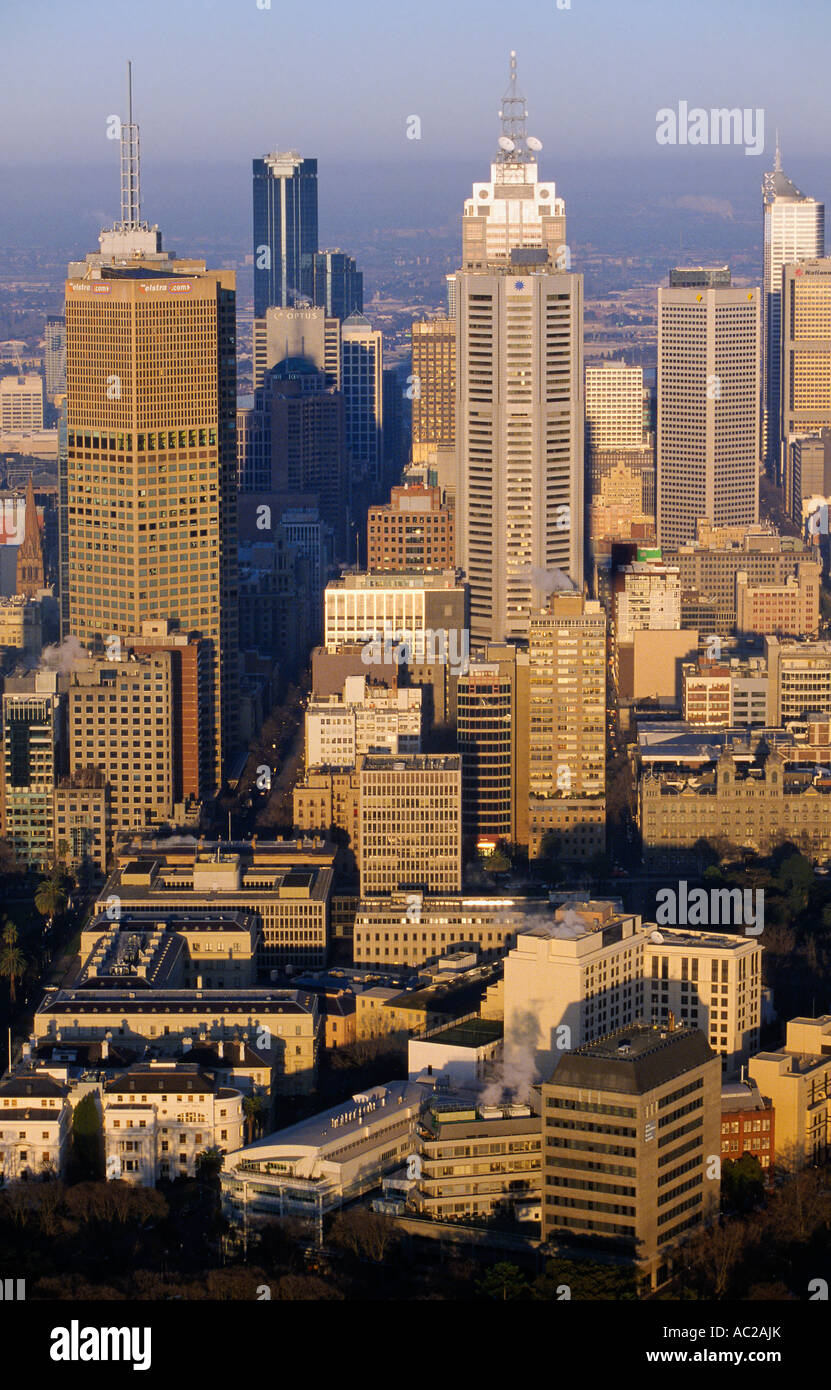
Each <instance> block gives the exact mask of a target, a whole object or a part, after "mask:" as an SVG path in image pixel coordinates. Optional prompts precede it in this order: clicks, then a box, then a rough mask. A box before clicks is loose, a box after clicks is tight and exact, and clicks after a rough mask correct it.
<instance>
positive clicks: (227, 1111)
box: [101, 1062, 244, 1187]
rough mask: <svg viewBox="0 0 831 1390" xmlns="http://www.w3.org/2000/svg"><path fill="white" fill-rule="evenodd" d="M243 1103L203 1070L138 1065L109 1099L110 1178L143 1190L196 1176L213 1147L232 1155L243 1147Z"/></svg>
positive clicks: (111, 1088) (105, 1125)
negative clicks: (202, 1157) (201, 1160)
mask: <svg viewBox="0 0 831 1390" xmlns="http://www.w3.org/2000/svg"><path fill="white" fill-rule="evenodd" d="M242 1099H243V1098H242V1092H241V1091H237V1090H234V1089H233V1088H231V1087H229V1086H222V1085H220V1084H219V1083H218V1082H217V1080H216V1078H215V1077H213V1076H209V1075H207V1074H206V1073H205V1072H203V1071H201V1070H200V1068H199V1067H198V1066H189V1065H187V1064H184V1063H172V1064H171V1063H166V1062H150V1063H149V1064H148V1065H143V1064H140V1065H138V1066H135V1067H130V1069H129V1070H128V1071H127V1072H125V1074H124V1075H123V1076H121V1077H119V1078H118V1079H117V1080H115V1081H110V1082H108V1083H107V1084H106V1085H105V1086H104V1088H103V1092H102V1096H101V1111H102V1115H101V1120H102V1130H103V1134H104V1159H105V1164H106V1172H107V1177H108V1178H120V1179H121V1180H122V1181H123V1182H128V1183H133V1184H135V1185H136V1186H140V1187H155V1185H156V1183H157V1182H159V1180H160V1179H166V1180H167V1181H172V1180H174V1179H176V1178H183V1177H191V1178H192V1177H194V1176H195V1174H196V1171H197V1160H198V1158H199V1155H200V1154H203V1153H204V1152H205V1151H206V1149H219V1151H220V1152H221V1153H229V1152H232V1151H234V1150H236V1149H238V1148H239V1147H240V1145H241V1144H242V1141H243V1126H244V1115H243V1108H242Z"/></svg>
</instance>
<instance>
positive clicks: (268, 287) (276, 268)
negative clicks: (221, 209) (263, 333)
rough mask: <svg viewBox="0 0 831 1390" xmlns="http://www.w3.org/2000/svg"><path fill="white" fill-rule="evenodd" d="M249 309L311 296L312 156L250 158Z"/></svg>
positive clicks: (314, 241) (313, 245)
mask: <svg viewBox="0 0 831 1390" xmlns="http://www.w3.org/2000/svg"><path fill="white" fill-rule="evenodd" d="M253 174H254V313H255V315H256V316H257V317H258V318H259V317H261V316H262V315H263V314H264V313H265V311H266V309H268V308H270V307H271V306H272V305H276V306H278V307H280V308H284V309H285V308H290V307H291V306H292V305H294V304H295V303H296V302H297V301H298V299H308V300H311V299H312V298H313V295H314V257H315V254H316V252H317V160H316V159H304V158H303V157H302V156H301V155H299V154H298V153H297V151H296V150H288V151H286V152H284V153H279V152H274V153H272V154H267V155H265V156H264V158H262V159H255V160H254V161H253Z"/></svg>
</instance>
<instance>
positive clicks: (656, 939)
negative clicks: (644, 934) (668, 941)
mask: <svg viewBox="0 0 831 1390" xmlns="http://www.w3.org/2000/svg"><path fill="white" fill-rule="evenodd" d="M663 939H664V938H663V936H662V934H661V932H659V931H654V932H652V933H651V935H650V937H649V940H650V941H654V942H655V945H656V946H660V944H661V942H662V941H663Z"/></svg>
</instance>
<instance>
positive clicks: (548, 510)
mask: <svg viewBox="0 0 831 1390" xmlns="http://www.w3.org/2000/svg"><path fill="white" fill-rule="evenodd" d="M534 254H536V255H538V256H540V257H541V258H543V259H542V260H541V261H540V262H537V261H533V262H532V261H531V259H530V258H531V257H532V256H533V255H534ZM544 255H545V253H544V252H543V251H538V252H537V253H534V252H531V251H512V252H511V256H510V257H509V258H508V264H507V265H495V264H494V265H490V266H487V267H486V268H484V269H482V270H481V271H462V272H460V274H459V275H458V276H457V282H458V285H457V289H458V315H459V319H458V325H459V328H458V333H459V336H458V361H457V371H458V391H457V402H458V412H457V438H456V446H457V457H458V461H459V468H458V487H457V494H456V535H457V553H458V557H459V564H460V565H461V567H462V568H463V569H464V571H465V573H466V577H467V580H468V583H469V585H470V614H471V636H472V639H473V641H475V642H477V641H478V642H488V641H490V642H494V641H496V642H499V641H511V640H514V639H516V638H520V637H524V636H525V634H526V633H527V626H528V616H529V613H530V612H531V611H532V610H534V609H536V608H539V607H540V606H541V603H542V602H543V601H544V595H545V593H546V592H547V588H546V586H547V584H548V582H549V580H548V576H549V575H550V574H551V572H552V571H554V570H558V571H561V572H562V574H564V575H567V576H568V578H569V579H571V580H572V581H573V582H574V584H576V585H577V586H578V587H579V586H580V585H582V582H583V471H584V469H583V365H582V342H583V331H582V320H583V285H582V277H581V276H579V275H573V274H571V273H569V272H567V271H565V270H562V271H553V270H550V269H549V268H548V266H547V262H546V261H545V260H544Z"/></svg>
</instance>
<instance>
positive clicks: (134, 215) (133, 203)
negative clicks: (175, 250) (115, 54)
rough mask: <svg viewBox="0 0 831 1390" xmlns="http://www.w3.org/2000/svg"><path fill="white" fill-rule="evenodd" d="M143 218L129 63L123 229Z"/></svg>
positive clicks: (132, 227)
mask: <svg viewBox="0 0 831 1390" xmlns="http://www.w3.org/2000/svg"><path fill="white" fill-rule="evenodd" d="M143 225H144V224H143V223H142V220H141V161H140V156H139V128H138V126H137V125H134V124H133V65H132V63H131V62H128V63H127V121H126V124H125V123H123V122H122V126H121V230H122V231H125V232H132V231H136V230H138V229H139V228H142V227H143Z"/></svg>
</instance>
